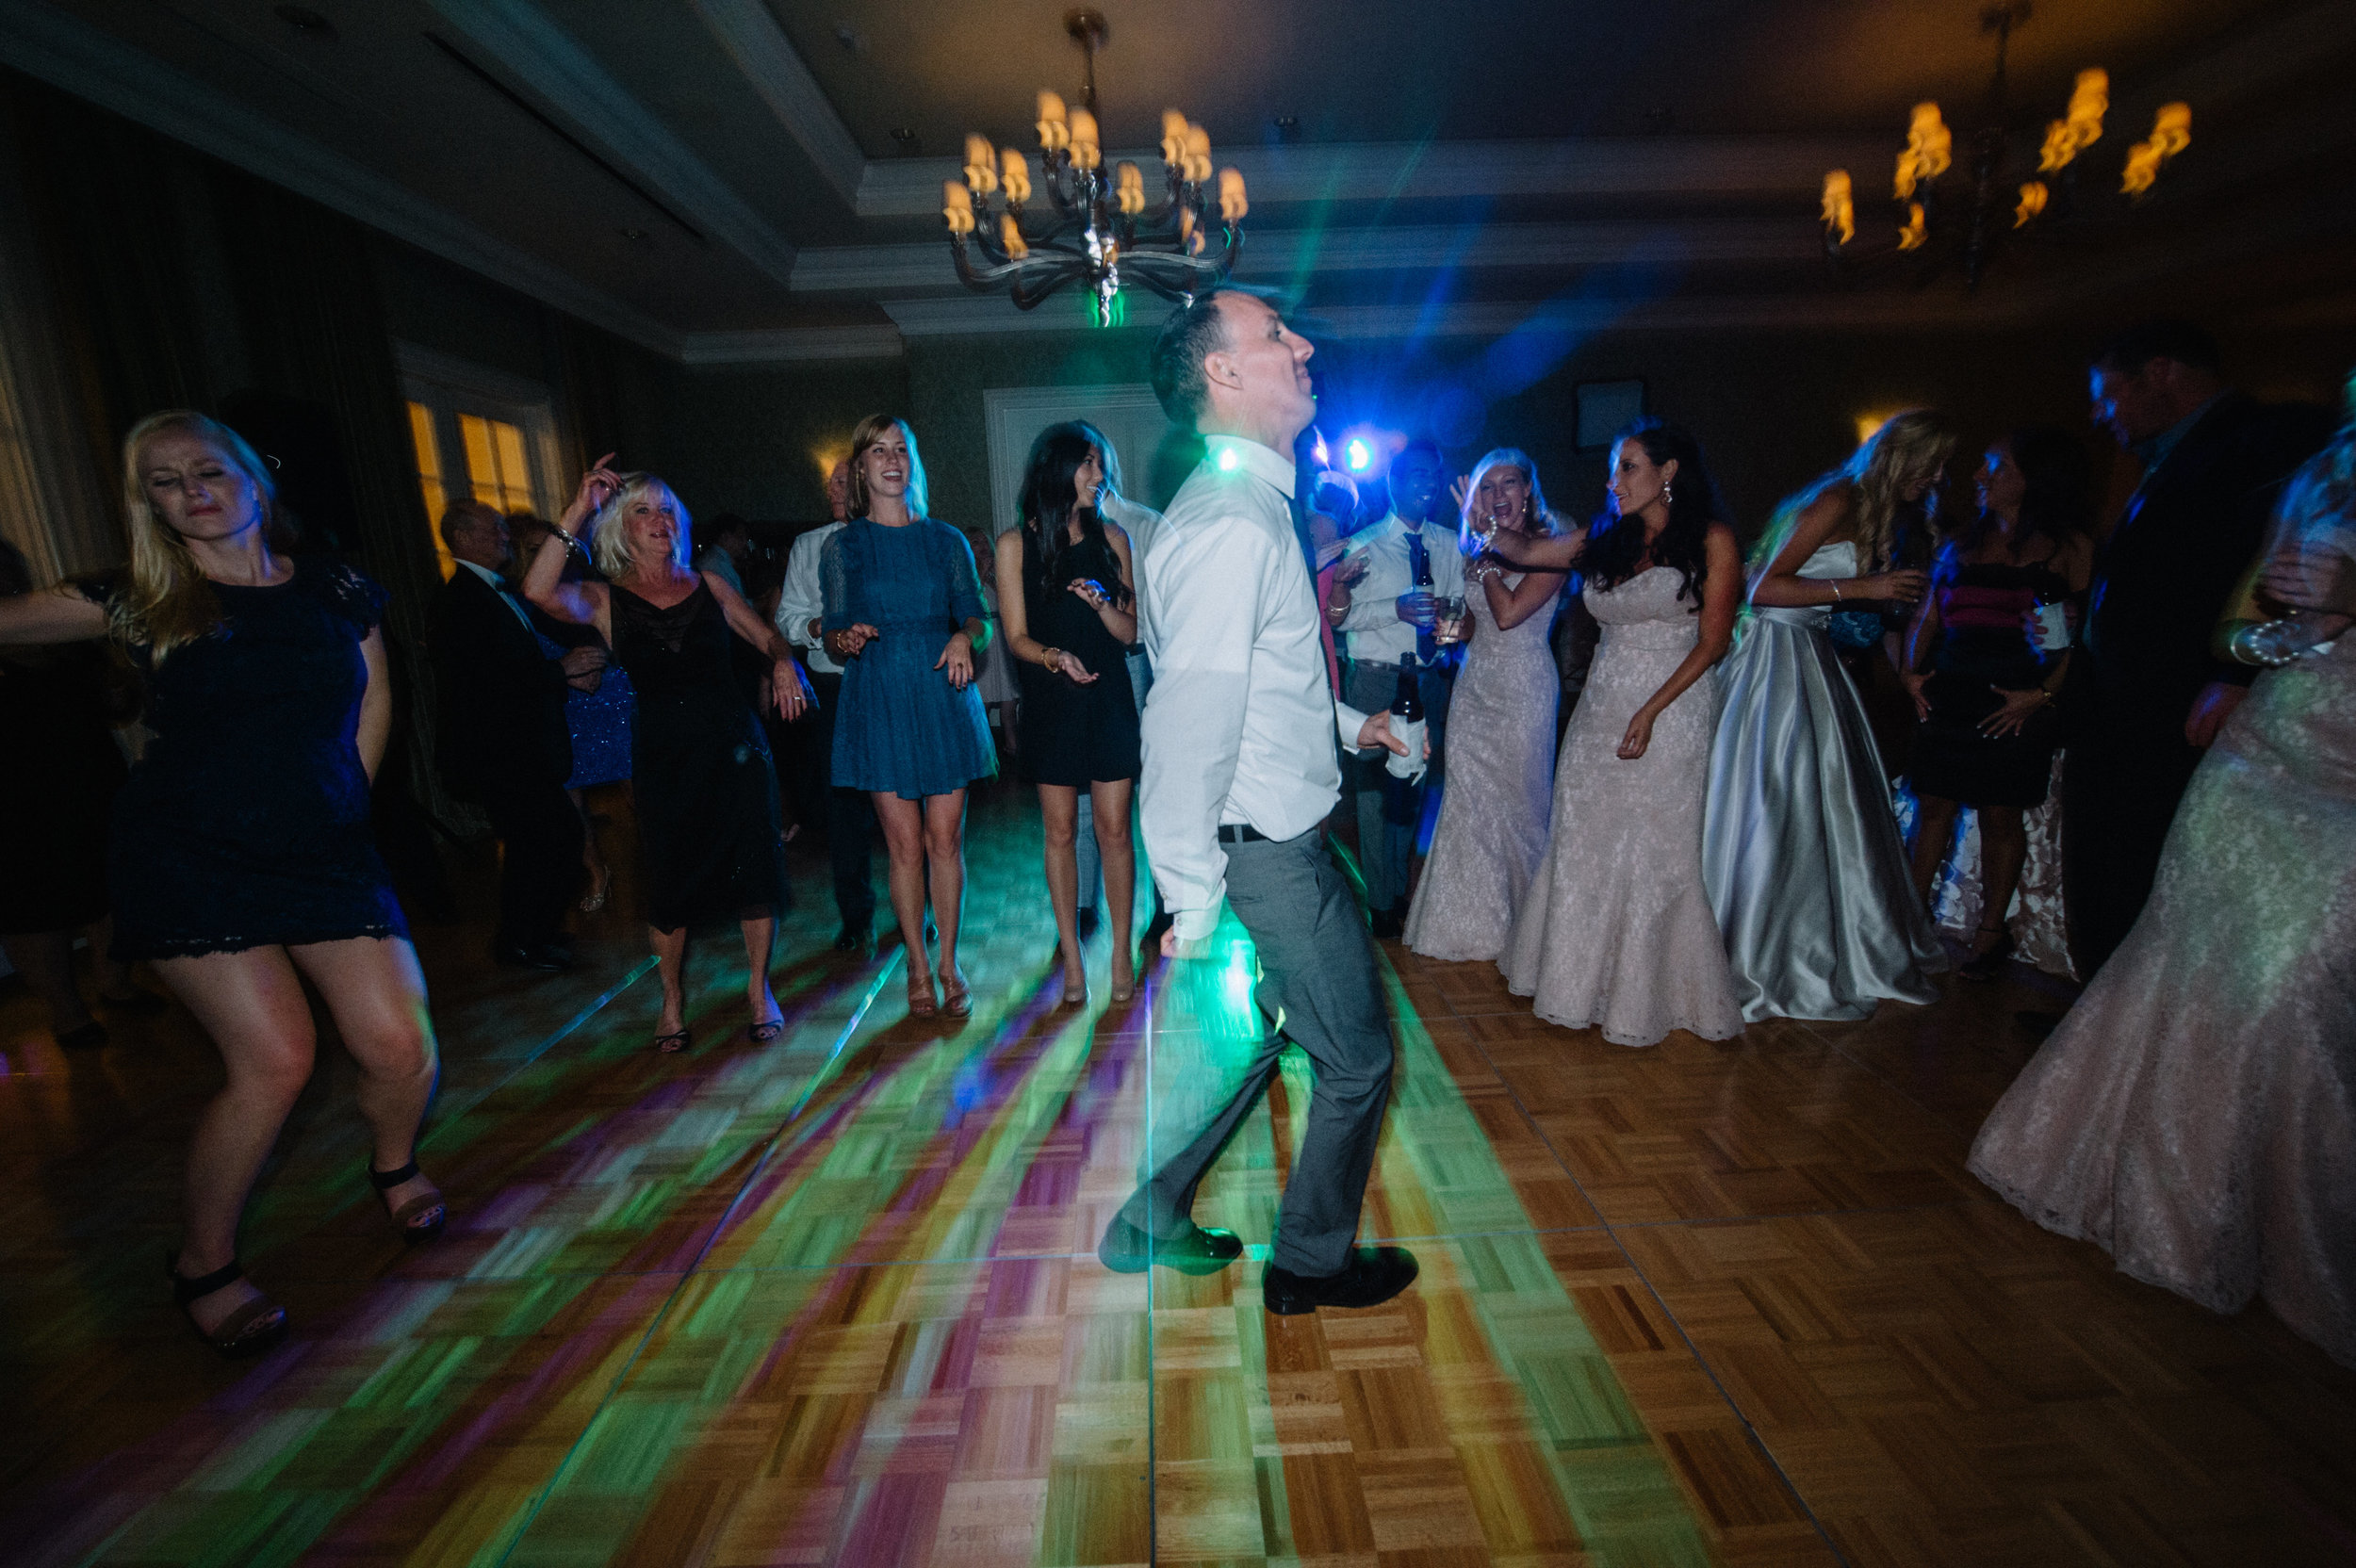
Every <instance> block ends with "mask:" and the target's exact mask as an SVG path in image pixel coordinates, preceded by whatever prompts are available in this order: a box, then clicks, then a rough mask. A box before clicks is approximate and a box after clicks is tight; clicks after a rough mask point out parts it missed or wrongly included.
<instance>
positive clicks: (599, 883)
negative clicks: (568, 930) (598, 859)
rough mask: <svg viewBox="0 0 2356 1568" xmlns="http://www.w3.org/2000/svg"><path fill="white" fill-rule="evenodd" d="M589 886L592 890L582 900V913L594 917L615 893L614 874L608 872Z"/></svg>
mask: <svg viewBox="0 0 2356 1568" xmlns="http://www.w3.org/2000/svg"><path fill="white" fill-rule="evenodd" d="M589 886H590V889H591V890H590V891H589V892H587V893H584V894H583V895H582V896H581V913H582V914H584V915H594V914H596V913H597V911H598V910H600V909H602V908H604V907H605V901H606V898H607V897H608V896H609V895H610V894H611V893H612V892H613V891H614V873H613V872H612V871H611V870H608V871H607V872H606V873H605V874H603V875H601V876H599V877H598V878H597V880H596V881H594V882H592V883H591V884H590V885H589Z"/></svg>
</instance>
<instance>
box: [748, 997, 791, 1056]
mask: <svg viewBox="0 0 2356 1568" xmlns="http://www.w3.org/2000/svg"><path fill="white" fill-rule="evenodd" d="M771 1000H772V1001H774V1000H775V998H772V999H771ZM746 1033H748V1034H749V1035H751V1037H752V1039H753V1043H754V1044H756V1045H767V1044H768V1043H769V1042H770V1041H771V1040H773V1039H776V1038H777V1037H778V1036H779V1035H782V1034H784V1033H785V1015H783V1014H782V1013H780V1014H779V1015H777V1017H776V1018H773V1019H771V1020H769V1021H767V1022H766V1023H756V1024H754V1025H753V1026H752V1028H751V1029H750V1030H748V1031H746Z"/></svg>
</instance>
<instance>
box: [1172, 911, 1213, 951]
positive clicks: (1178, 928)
mask: <svg viewBox="0 0 2356 1568" xmlns="http://www.w3.org/2000/svg"><path fill="white" fill-rule="evenodd" d="M1170 929H1171V930H1172V931H1174V932H1176V933H1177V936H1178V939H1179V940H1180V941H1182V942H1199V941H1205V940H1208V939H1209V938H1210V935H1211V933H1212V932H1214V931H1216V930H1218V929H1219V906H1217V905H1216V904H1215V905H1213V906H1211V907H1209V908H1207V909H1173V910H1172V911H1170Z"/></svg>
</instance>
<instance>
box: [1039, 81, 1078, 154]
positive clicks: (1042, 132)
mask: <svg viewBox="0 0 2356 1568" xmlns="http://www.w3.org/2000/svg"><path fill="white" fill-rule="evenodd" d="M1071 140H1072V137H1071V131H1070V128H1069V127H1068V126H1067V125H1066V124H1065V122H1064V112H1063V99H1062V98H1060V97H1059V96H1057V95H1056V94H1055V93H1053V92H1042V93H1040V94H1039V151H1040V152H1042V153H1055V152H1060V151H1062V150H1063V149H1064V148H1065V147H1067V146H1069V145H1071Z"/></svg>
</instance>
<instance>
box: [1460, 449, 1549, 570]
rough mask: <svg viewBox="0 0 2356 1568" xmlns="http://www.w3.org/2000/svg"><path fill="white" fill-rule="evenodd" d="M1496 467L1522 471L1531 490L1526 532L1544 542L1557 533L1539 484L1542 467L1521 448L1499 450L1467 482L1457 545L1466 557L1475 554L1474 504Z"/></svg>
mask: <svg viewBox="0 0 2356 1568" xmlns="http://www.w3.org/2000/svg"><path fill="white" fill-rule="evenodd" d="M1492 468H1518V469H1520V470H1521V474H1522V479H1523V480H1524V481H1525V482H1527V483H1528V485H1529V487H1530V494H1529V497H1528V499H1527V500H1526V502H1525V503H1524V505H1523V508H1522V524H1521V526H1522V531H1523V532H1525V533H1527V534H1530V536H1532V537H1533V538H1539V539H1543V538H1545V537H1546V535H1547V534H1549V533H1552V532H1553V531H1554V517H1553V514H1551V513H1549V512H1548V511H1547V510H1546V491H1545V490H1544V489H1542V488H1540V486H1539V483H1538V465H1537V464H1536V463H1535V462H1533V461H1531V459H1530V454H1529V453H1528V452H1526V451H1524V450H1522V449H1520V448H1519V447H1499V448H1497V449H1496V450H1494V451H1492V452H1490V453H1489V454H1488V455H1487V456H1486V457H1483V458H1482V459H1481V461H1480V462H1478V463H1476V464H1474V465H1473V471H1472V477H1471V478H1470V479H1467V480H1466V481H1464V512H1463V514H1462V515H1459V516H1458V518H1457V519H1456V545H1457V547H1458V548H1459V549H1461V550H1463V551H1464V553H1465V554H1467V555H1470V554H1471V553H1472V536H1473V526H1472V509H1473V502H1474V501H1476V500H1478V499H1479V498H1480V497H1481V480H1482V479H1483V478H1485V477H1486V476H1487V474H1488V472H1489V470H1490V469H1492Z"/></svg>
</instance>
